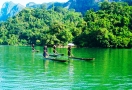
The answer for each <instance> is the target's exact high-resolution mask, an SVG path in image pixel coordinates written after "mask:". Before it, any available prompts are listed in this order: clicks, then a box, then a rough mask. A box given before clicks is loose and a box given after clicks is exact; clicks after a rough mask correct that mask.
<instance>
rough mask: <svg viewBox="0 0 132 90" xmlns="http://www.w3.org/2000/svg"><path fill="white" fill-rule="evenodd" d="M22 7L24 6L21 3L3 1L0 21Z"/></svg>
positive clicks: (14, 13)
mask: <svg viewBox="0 0 132 90" xmlns="http://www.w3.org/2000/svg"><path fill="white" fill-rule="evenodd" d="M23 8H25V7H24V6H22V5H21V4H15V3H13V2H12V1H10V2H5V3H4V4H3V6H2V8H1V10H0V21H5V20H6V19H7V18H9V17H12V16H14V15H16V14H17V13H18V12H20V11H21V10H22V9H23Z"/></svg>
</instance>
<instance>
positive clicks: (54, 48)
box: [53, 45, 57, 54]
mask: <svg viewBox="0 0 132 90" xmlns="http://www.w3.org/2000/svg"><path fill="white" fill-rule="evenodd" d="M53 53H54V54H56V53H57V51H56V45H54V46H53Z"/></svg>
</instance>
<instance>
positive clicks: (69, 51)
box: [68, 45, 71, 57]
mask: <svg viewBox="0 0 132 90" xmlns="http://www.w3.org/2000/svg"><path fill="white" fill-rule="evenodd" d="M68 57H71V46H70V45H68Z"/></svg>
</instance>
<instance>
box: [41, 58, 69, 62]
mask: <svg viewBox="0 0 132 90" xmlns="http://www.w3.org/2000/svg"><path fill="white" fill-rule="evenodd" d="M44 59H45V60H53V61H58V62H67V61H68V60H60V59H55V58H44Z"/></svg>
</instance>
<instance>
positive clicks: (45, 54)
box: [43, 50, 47, 58]
mask: <svg viewBox="0 0 132 90" xmlns="http://www.w3.org/2000/svg"><path fill="white" fill-rule="evenodd" d="M43 56H44V57H45V58H46V56H47V52H46V50H44V52H43Z"/></svg>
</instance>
